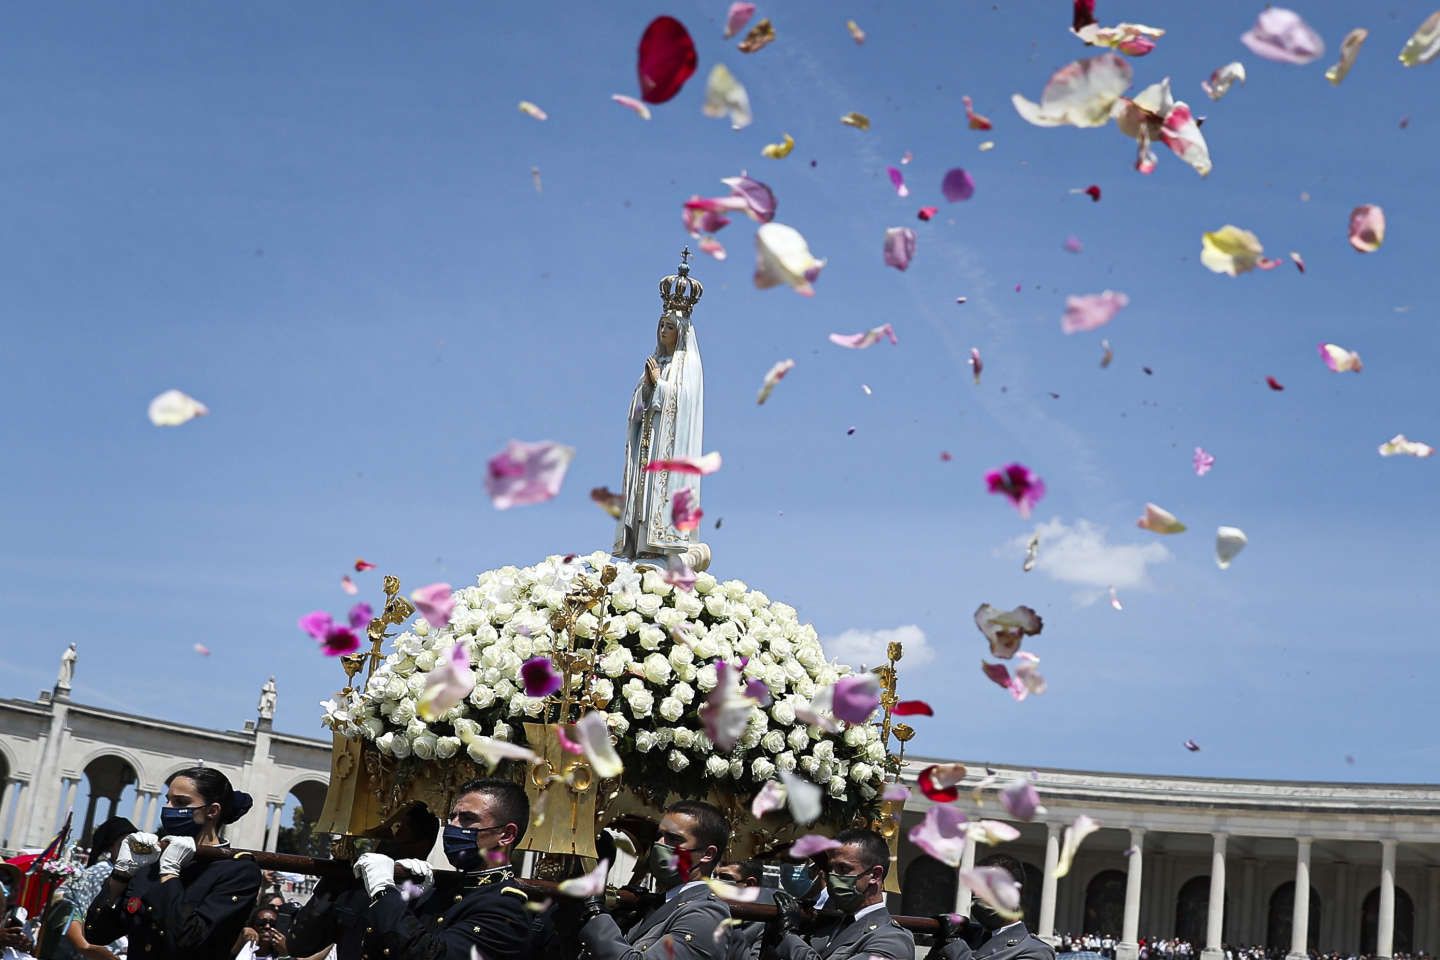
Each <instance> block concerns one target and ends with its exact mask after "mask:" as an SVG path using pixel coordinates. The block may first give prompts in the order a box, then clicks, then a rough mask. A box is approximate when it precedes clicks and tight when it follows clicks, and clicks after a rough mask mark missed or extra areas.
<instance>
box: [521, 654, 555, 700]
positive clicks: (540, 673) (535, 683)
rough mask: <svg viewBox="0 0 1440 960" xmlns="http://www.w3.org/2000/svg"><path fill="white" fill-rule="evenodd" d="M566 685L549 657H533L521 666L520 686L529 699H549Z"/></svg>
mask: <svg viewBox="0 0 1440 960" xmlns="http://www.w3.org/2000/svg"><path fill="white" fill-rule="evenodd" d="M564 683H565V678H564V677H562V676H561V675H560V671H559V670H556V669H555V664H553V663H551V662H550V658H549V657H531V658H530V659H529V660H526V661H525V662H524V663H522V664H520V684H521V687H522V689H524V691H525V696H527V697H548V696H550V694H552V693H555V692H556V691H557V690H559V689H560V687H561V686H563V685H564Z"/></svg>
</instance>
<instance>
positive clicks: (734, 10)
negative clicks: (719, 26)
mask: <svg viewBox="0 0 1440 960" xmlns="http://www.w3.org/2000/svg"><path fill="white" fill-rule="evenodd" d="M753 16H755V4H753V3H744V2H742V0H736V2H735V3H732V4H730V10H729V12H728V13H726V14H725V39H726V40H729V39H730V38H731V37H733V36H735V34H737V33H739V32H740V31H741V30H744V29H745V24H747V23H749V22H750V18H751V17H753Z"/></svg>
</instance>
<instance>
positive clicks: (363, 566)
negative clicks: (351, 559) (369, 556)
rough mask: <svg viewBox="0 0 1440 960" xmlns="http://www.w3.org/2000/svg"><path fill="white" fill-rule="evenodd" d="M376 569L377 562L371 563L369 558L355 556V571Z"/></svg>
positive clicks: (361, 571)
mask: <svg viewBox="0 0 1440 960" xmlns="http://www.w3.org/2000/svg"><path fill="white" fill-rule="evenodd" d="M374 569H375V564H373V563H371V562H370V561H369V560H363V559H361V558H359V557H356V558H355V572H356V573H364V572H365V571H366V570H374Z"/></svg>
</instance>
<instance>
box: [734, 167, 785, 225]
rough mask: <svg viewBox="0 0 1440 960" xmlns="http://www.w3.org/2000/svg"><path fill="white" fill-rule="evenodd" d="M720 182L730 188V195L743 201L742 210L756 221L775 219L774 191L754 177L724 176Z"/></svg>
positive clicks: (766, 221)
mask: <svg viewBox="0 0 1440 960" xmlns="http://www.w3.org/2000/svg"><path fill="white" fill-rule="evenodd" d="M720 182H721V183H723V184H725V186H727V187H729V188H730V195H731V196H732V197H736V198H738V199H739V200H742V201H744V207H743V208H742V209H743V212H744V213H745V215H746V216H748V217H749V218H750V219H751V220H754V221H756V222H757V223H769V222H770V221H772V220H774V219H775V192H774V191H773V190H771V189H770V188H769V187H768V186H766V185H765V184H763V183H761V182H760V181H759V180H756V179H755V178H754V177H749V176H746V175H745V174H743V173H742V174H740V176H738V177H725V178H723V179H721V181H720Z"/></svg>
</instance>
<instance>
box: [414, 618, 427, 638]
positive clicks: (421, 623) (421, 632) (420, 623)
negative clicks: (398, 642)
mask: <svg viewBox="0 0 1440 960" xmlns="http://www.w3.org/2000/svg"><path fill="white" fill-rule="evenodd" d="M414 630H415V633H416V634H417V635H418V636H422V637H428V636H429V635H430V624H428V623H426V622H425V618H424V617H420V618H419V619H417V620H416V621H415V627H414Z"/></svg>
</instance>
